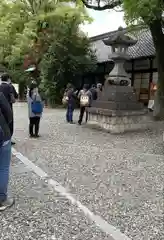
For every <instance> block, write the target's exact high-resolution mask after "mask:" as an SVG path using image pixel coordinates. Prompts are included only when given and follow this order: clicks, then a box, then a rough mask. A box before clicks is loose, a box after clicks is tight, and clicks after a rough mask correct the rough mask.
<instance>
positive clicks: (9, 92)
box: [0, 73, 18, 145]
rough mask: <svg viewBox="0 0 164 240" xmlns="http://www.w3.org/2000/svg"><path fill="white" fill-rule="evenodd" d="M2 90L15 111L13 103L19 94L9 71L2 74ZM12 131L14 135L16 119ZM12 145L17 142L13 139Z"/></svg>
mask: <svg viewBox="0 0 164 240" xmlns="http://www.w3.org/2000/svg"><path fill="white" fill-rule="evenodd" d="M0 92H2V93H3V94H4V96H5V97H6V99H7V101H8V102H9V104H10V106H11V109H12V111H13V103H14V101H13V100H14V99H17V97H18V94H17V92H16V90H15V88H14V86H13V85H12V84H11V78H10V76H9V75H8V74H7V73H4V74H3V75H2V76H1V85H0ZM10 131H11V135H13V132H14V119H13V121H12V122H11V123H10ZM11 144H12V145H14V144H15V142H13V141H12V143H11Z"/></svg>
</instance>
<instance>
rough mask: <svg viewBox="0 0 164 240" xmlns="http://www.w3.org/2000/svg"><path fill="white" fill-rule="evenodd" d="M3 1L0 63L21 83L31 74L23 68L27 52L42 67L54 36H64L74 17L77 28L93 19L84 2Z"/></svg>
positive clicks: (0, 28)
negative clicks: (72, 3)
mask: <svg viewBox="0 0 164 240" xmlns="http://www.w3.org/2000/svg"><path fill="white" fill-rule="evenodd" d="M0 3H1V5H0V63H1V64H3V65H4V66H6V67H7V68H8V69H9V71H10V72H11V73H12V75H13V78H14V80H15V81H17V82H20V83H21V84H23V83H24V84H27V82H28V81H29V74H26V73H25V72H24V69H23V63H24V60H25V57H26V56H27V55H28V56H29V57H30V58H31V59H32V60H33V62H34V63H35V64H36V65H37V66H38V65H39V63H40V61H41V60H42V58H43V56H44V54H45V53H46V52H47V51H48V49H49V46H50V45H51V42H54V37H55V36H57V37H58V38H59V39H60V38H62V37H63V34H64V33H63V32H64V31H65V29H66V25H67V24H68V25H69V23H70V22H72V19H74V20H76V24H77V27H79V25H80V24H81V23H83V22H84V21H90V18H89V17H88V15H87V14H86V11H85V9H84V7H83V4H81V2H80V1H79V2H77V4H76V5H75V4H74V5H70V4H69V3H70V2H69V1H68V4H67V1H64V2H63V1H59V0H58V1H56V0H40V1H38V0H16V1H7V0H1V1H0ZM69 26H70V25H69ZM59 28H61V29H60V31H59ZM55 29H58V30H57V35H55V32H56V31H55ZM60 34H61V37H60ZM67 36H68V35H67ZM61 43H62V42H61ZM58 47H61V46H60V45H59V46H58ZM38 71H40V70H39V68H38ZM39 73H40V72H39Z"/></svg>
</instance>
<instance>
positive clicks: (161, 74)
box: [149, 20, 164, 120]
mask: <svg viewBox="0 0 164 240" xmlns="http://www.w3.org/2000/svg"><path fill="white" fill-rule="evenodd" d="M149 27H150V31H151V34H152V38H153V42H154V47H155V50H156V59H157V66H158V82H157V92H156V94H155V104H154V114H153V115H154V117H155V118H156V119H157V120H158V119H159V120H161V119H164V46H163V44H164V34H163V32H162V24H161V21H160V20H154V21H152V22H151V24H150V25H149Z"/></svg>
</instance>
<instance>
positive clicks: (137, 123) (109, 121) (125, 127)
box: [87, 107, 153, 134]
mask: <svg viewBox="0 0 164 240" xmlns="http://www.w3.org/2000/svg"><path fill="white" fill-rule="evenodd" d="M88 112H89V118H88V122H87V124H88V126H90V127H92V128H97V129H103V130H105V131H107V132H110V133H112V134H121V133H125V132H129V131H138V130H145V129H149V128H151V126H152V124H153V121H152V120H151V117H150V116H149V115H148V113H147V110H137V111H125V110H123V111H120V110H119V111H118V110H108V109H99V108H92V107H91V108H90V109H89V111H88Z"/></svg>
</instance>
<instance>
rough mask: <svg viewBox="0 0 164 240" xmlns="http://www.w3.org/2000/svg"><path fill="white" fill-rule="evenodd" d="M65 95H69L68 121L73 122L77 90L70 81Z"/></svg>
mask: <svg viewBox="0 0 164 240" xmlns="http://www.w3.org/2000/svg"><path fill="white" fill-rule="evenodd" d="M64 95H65V96H67V97H68V101H67V112H66V121H67V122H68V123H70V124H72V123H73V112H74V110H75V104H76V98H77V96H76V92H75V91H74V87H73V85H72V84H70V83H68V84H67V88H66V90H65V93H64Z"/></svg>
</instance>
